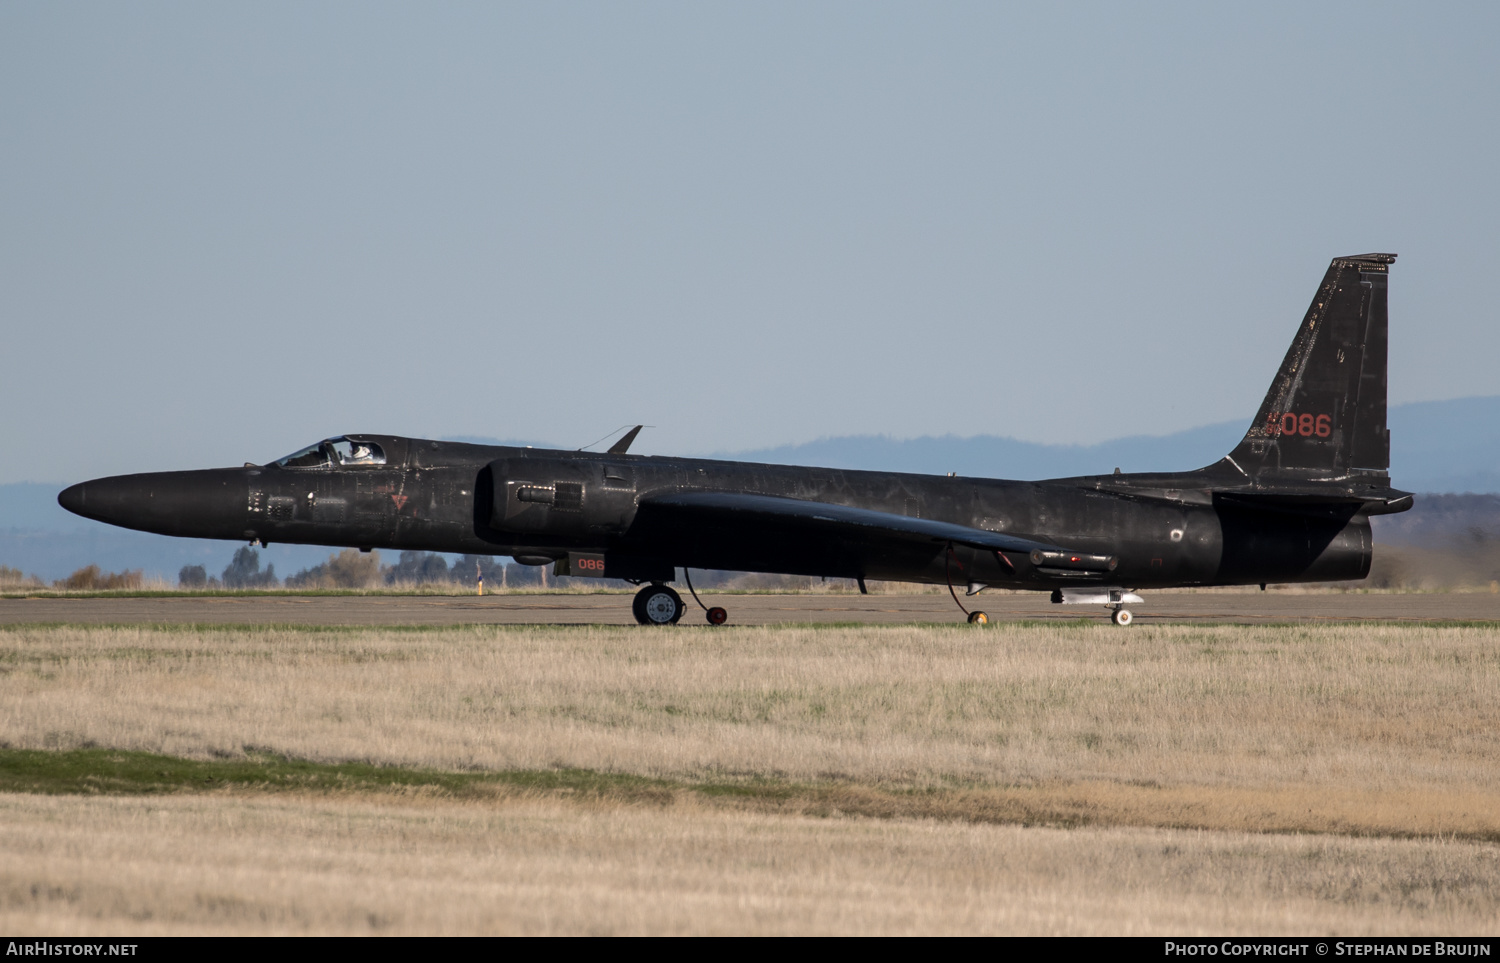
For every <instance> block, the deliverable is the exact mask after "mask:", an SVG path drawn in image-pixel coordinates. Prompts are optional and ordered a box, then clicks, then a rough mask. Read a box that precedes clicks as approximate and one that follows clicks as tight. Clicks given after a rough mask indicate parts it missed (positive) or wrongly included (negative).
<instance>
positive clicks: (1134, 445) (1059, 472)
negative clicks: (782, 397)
mask: <svg viewBox="0 0 1500 963" xmlns="http://www.w3.org/2000/svg"><path fill="white" fill-rule="evenodd" d="M1389 418H1390V427H1391V475H1392V480H1393V481H1394V482H1395V484H1396V486H1397V487H1399V488H1404V489H1406V490H1408V491H1416V492H1476V493H1500V396H1493V397H1485V398H1460V399H1457V400H1454V401H1428V402H1419V403H1416V404H1408V405H1397V406H1395V407H1393V408H1391V410H1390V416H1389ZM1247 424H1248V422H1247V421H1244V420H1241V421H1230V422H1223V423H1220V424H1216V425H1206V426H1204V427H1201V428H1192V429H1189V430H1187V431H1181V432H1177V433H1176V434H1172V435H1160V436H1150V435H1137V436H1130V437H1122V438H1118V439H1115V440H1112V441H1106V442H1100V443H1099V444H1097V445H1039V444H1035V443H1033V442H1026V441H1016V440H1015V439H1013V438H1000V437H996V436H994V435H978V436H975V437H971V438H960V437H957V436H953V435H944V436H941V437H925V438H912V439H906V440H898V439H894V438H888V437H885V436H881V435H855V436H846V437H842V438H824V439H820V440H818V441H810V442H807V443H805V444H801V445H785V446H782V447H778V448H763V449H758V450H754V451H737V452H723V453H719V454H717V455H716V456H715V457H728V458H739V459H743V460H746V461H764V462H771V463H775V464H791V465H820V466H823V467H828V468H862V469H870V470H876V471H907V472H921V473H931V474H941V473H944V472H950V471H951V472H957V473H959V474H961V475H974V476H980V477H989V478H1026V479H1036V478H1060V477H1066V476H1069V475H1087V474H1101V473H1107V472H1110V471H1113V470H1114V469H1115V468H1117V467H1118V468H1119V469H1120V470H1121V471H1127V472H1131V471H1169V470H1180V469H1190V468H1198V467H1201V466H1203V465H1207V464H1209V463H1211V462H1214V461H1217V460H1218V459H1219V458H1221V457H1223V455H1224V454H1225V453H1226V452H1228V451H1229V450H1230V449H1231V448H1233V447H1234V445H1235V443H1236V442H1238V441H1239V439H1240V437H1241V435H1243V434H1244V431H1245V427H1246V425H1247ZM447 440H450V441H466V442H471V443H475V444H510V445H522V446H524V445H527V444H530V445H534V446H535V447H539V448H544V447H548V446H547V445H546V444H544V443H540V442H519V441H505V442H501V441H498V440H496V439H489V438H478V437H453V438H448V439H447ZM62 488H63V485H62V484H59V483H53V484H38V483H32V482H23V483H19V484H11V485H0V565H8V566H11V567H12V568H20V569H22V570H24V571H26V572H28V573H30V572H35V573H36V574H38V575H40V576H42V577H43V578H46V579H55V578H62V577H63V576H65V575H67V574H68V573H69V572H72V571H73V570H74V569H76V568H79V567H81V566H84V565H88V564H91V563H93V564H98V565H100V566H102V567H104V568H105V569H109V570H115V571H117V570H119V569H123V568H143V569H145V570H146V572H147V573H148V574H152V573H155V574H160V575H164V576H168V577H173V578H175V577H176V574H177V571H178V569H180V568H181V567H182V566H184V565H203V566H205V567H206V568H207V569H208V570H209V571H210V573H213V572H217V571H220V570H222V569H223V568H224V566H226V565H228V564H229V558H230V556H231V555H233V554H234V550H235V548H237V547H238V543H236V542H214V541H204V540H198V539H174V538H166V537H163V536H159V535H147V534H145V533H142V532H130V531H125V530H123V529H118V528H113V527H111V526H108V525H101V524H99V523H97V522H90V521H87V520H86V519H82V518H78V517H77V516H75V515H71V514H69V513H68V512H66V511H64V510H63V509H62V508H61V507H60V506H59V505H58V504H57V493H58V491H60V490H61V489H62ZM1418 504H1419V506H1421V508H1420V509H1419V510H1417V511H1413V512H1412V513H1410V514H1408V515H1403V516H1395V517H1393V518H1390V519H1382V520H1380V521H1379V522H1377V525H1376V535H1377V537H1378V538H1380V539H1382V540H1386V541H1390V540H1394V541H1399V542H1401V543H1403V544H1412V545H1425V544H1433V543H1435V542H1440V541H1442V540H1444V539H1450V538H1452V537H1455V536H1457V535H1460V534H1462V533H1465V532H1468V531H1470V530H1471V529H1479V530H1482V531H1485V532H1490V533H1494V534H1495V535H1500V521H1497V520H1496V519H1495V516H1494V515H1493V514H1492V513H1493V512H1495V511H1496V508H1495V506H1496V505H1500V500H1494V499H1491V500H1485V499H1479V500H1467V501H1466V500H1462V499H1460V500H1452V499H1448V500H1439V501H1432V502H1428V503H1423V502H1419V503H1418ZM1429 506H1430V507H1429ZM1471 516H1472V518H1471ZM329 551H330V550H329V549H326V548H311V547H303V546H292V545H272V546H271V548H270V549H268V550H266V551H263V552H262V553H261V558H262V563H263V564H264V563H265V562H271V563H274V564H275V565H276V570H277V572H278V573H279V574H281V575H283V576H285V575H290V574H292V573H293V572H295V571H297V570H298V569H301V568H306V567H310V566H312V565H314V564H316V563H318V562H321V561H323V560H324V559H325V558H327V556H328V553H329ZM387 554H389V553H387ZM394 560H395V559H394V558H388V559H387V561H394Z"/></svg>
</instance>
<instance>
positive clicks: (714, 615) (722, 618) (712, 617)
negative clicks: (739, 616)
mask: <svg viewBox="0 0 1500 963" xmlns="http://www.w3.org/2000/svg"><path fill="white" fill-rule="evenodd" d="M728 620H729V613H728V612H726V611H724V610H723V609H722V608H720V607H719V606H717V605H715V606H714V607H713V608H711V609H709V610H708V624H709V625H723V624H724V623H725V622H727V621H728Z"/></svg>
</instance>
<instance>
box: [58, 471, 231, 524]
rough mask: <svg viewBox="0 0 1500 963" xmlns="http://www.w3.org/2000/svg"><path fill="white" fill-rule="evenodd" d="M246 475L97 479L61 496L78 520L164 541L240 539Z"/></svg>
mask: <svg viewBox="0 0 1500 963" xmlns="http://www.w3.org/2000/svg"><path fill="white" fill-rule="evenodd" d="M246 480H247V479H246V476H245V474H244V473H243V472H242V471H239V470H234V469H227V470H214V471H184V472H160V473H156V474H149V475H116V476H114V477H111V478H95V479H93V480H92V481H86V482H83V483H82V484H79V485H74V486H72V487H71V488H66V489H64V490H63V491H62V492H61V493H59V494H58V496H57V503H58V504H59V505H61V506H62V507H63V508H66V509H67V510H68V511H70V512H72V513H73V514H75V515H82V516H83V517H84V518H91V519H94V520H95V521H99V522H106V523H108V524H110V525H119V526H120V527H122V528H134V529H137V530H139V531H143V532H156V533H158V534H160V535H186V536H192V537H197V538H240V537H242V536H243V534H244V531H245V520H246V519H245V516H246V502H245V498H246V490H247V486H246Z"/></svg>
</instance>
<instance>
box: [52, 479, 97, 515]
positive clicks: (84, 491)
mask: <svg viewBox="0 0 1500 963" xmlns="http://www.w3.org/2000/svg"><path fill="white" fill-rule="evenodd" d="M88 490H89V486H88V483H87V482H84V483H82V484H78V485H73V486H71V487H69V488H64V489H63V490H62V491H60V492H58V493H57V503H58V504H59V505H61V506H62V507H63V508H66V509H67V510H68V511H70V512H72V513H73V514H74V515H83V516H84V517H85V518H87V517H88V516H87V514H86V513H85V511H84V509H85V507H86V506H87V505H88V502H89V495H88Z"/></svg>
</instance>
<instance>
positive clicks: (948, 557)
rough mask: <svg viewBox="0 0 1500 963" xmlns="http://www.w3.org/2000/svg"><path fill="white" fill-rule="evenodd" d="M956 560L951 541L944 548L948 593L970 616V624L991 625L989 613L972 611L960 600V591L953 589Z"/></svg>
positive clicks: (960, 564)
mask: <svg viewBox="0 0 1500 963" xmlns="http://www.w3.org/2000/svg"><path fill="white" fill-rule="evenodd" d="M954 561H956V559H954V557H953V543H952V542H949V543H948V547H947V548H946V549H944V550H943V577H944V578H946V579H947V580H948V594H949V595H951V596H953V604H954V605H956V606H958V610H959V611H960V612H962V613H964V614H965V615H967V616H968V617H969V624H970V625H989V624H990V617H989V616H988V615H985V614H984V613H983V612H981V611H979V610H978V609H975V610H974V611H972V612H970V611H969V610H968V609H966V608H964V603H962V602H960V601H959V600H958V593H957V592H955V591H953V570H952V567H951V565H952V563H953V562H954ZM959 567H960V568H962V567H963V563H961V562H960V563H959Z"/></svg>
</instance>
